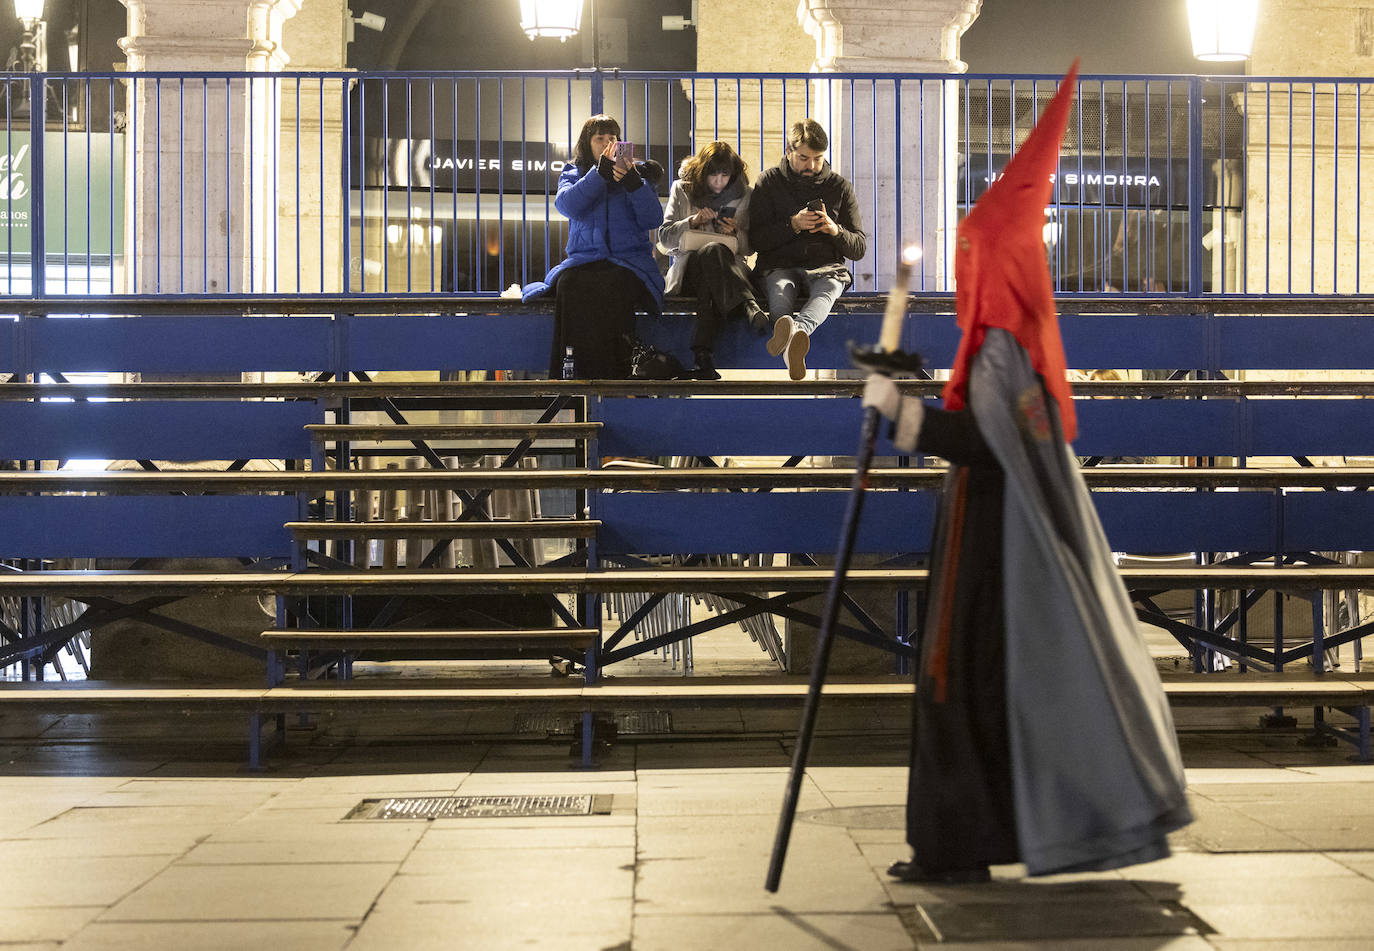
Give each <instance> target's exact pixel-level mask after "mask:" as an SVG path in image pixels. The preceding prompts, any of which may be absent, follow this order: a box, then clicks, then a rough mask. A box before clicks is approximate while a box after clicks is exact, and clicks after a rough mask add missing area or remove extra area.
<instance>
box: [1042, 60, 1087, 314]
mask: <svg viewBox="0 0 1374 951" xmlns="http://www.w3.org/2000/svg"><path fill="white" fill-rule="evenodd" d="M1077 82H1078V88H1077V89H1075V90H1074V97H1075V98H1076V99H1077V100H1078V229H1077V230H1078V292H1079V293H1080V294H1081V293H1083V289H1084V283H1083V277H1084V272H1085V271H1086V270H1087V268H1085V267H1084V266H1083V247H1084V244H1083V232H1084V230H1085V229H1084V221H1085V215H1086V214H1087V212H1086V211H1085V210H1084V207H1083V195H1084V193H1085V192H1086V191H1087V187H1086V184H1085V182H1084V174H1083V151H1084V150H1083V104H1084V102H1085V99H1084V96H1083V80H1081V79H1080V80H1078V81H1077ZM1039 106H1040V104H1039V103H1038V102H1037V103H1036V108H1039ZM1093 277H1094V278H1095V279H1096V281H1097V283H1099V284H1101V283H1103V281H1102V275H1101V274H1096V273H1095V274H1094V275H1093Z"/></svg>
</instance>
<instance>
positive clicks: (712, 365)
mask: <svg viewBox="0 0 1374 951" xmlns="http://www.w3.org/2000/svg"><path fill="white" fill-rule="evenodd" d="M692 355H693V356H694V357H696V360H697V365H696V366H694V367H692V379H694V380H719V379H720V373H719V372H717V371H716V362H715V360H713V359H711V351H710V350H693V351H692Z"/></svg>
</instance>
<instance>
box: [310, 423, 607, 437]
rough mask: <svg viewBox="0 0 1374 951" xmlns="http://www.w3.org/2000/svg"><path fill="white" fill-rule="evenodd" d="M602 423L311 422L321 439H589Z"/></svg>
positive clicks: (599, 428) (312, 429)
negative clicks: (371, 423)
mask: <svg viewBox="0 0 1374 951" xmlns="http://www.w3.org/2000/svg"><path fill="white" fill-rule="evenodd" d="M601 425H602V424H601V423H508V424H507V423H502V424H497V423H473V424H456V423H455V424H440V423H433V424H424V425H420V424H409V423H398V424H391V425H388V424H374V425H363V424H359V423H311V424H310V425H308V426H306V427H305V428H306V430H307V431H308V432H309V433H310V434H311V435H313V436H316V437H318V438H320V439H335V440H375V441H377V442H382V441H396V440H411V439H505V438H511V439H590V438H592V437H593V436H595V435H596V434H597V433H598V432H599V431H600V430H601Z"/></svg>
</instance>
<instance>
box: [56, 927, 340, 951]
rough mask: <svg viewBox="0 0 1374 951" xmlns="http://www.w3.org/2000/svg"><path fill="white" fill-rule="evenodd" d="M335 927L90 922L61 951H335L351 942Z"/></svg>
mask: <svg viewBox="0 0 1374 951" xmlns="http://www.w3.org/2000/svg"><path fill="white" fill-rule="evenodd" d="M353 934H354V929H353V925H351V924H350V923H347V922H339V921H234V922H222V921H193V922H153V921H140V922H129V923H123V922H106V921H98V922H95V923H93V924H91V925H89V926H88V927H86V928H85V929H83V930H82V931H81V933H80V934H78V935H77V936H76V937H75V938H74V939H72V940H71V941H69V942H68V943H67V944H64V945H63V946H62V947H63V951H149V949H153V948H167V949H173V948H175V949H176V951H237V949H242V948H282V949H290V951H337V949H339V948H342V947H343V946H344V945H345V944H347V943H348V940H349V939H350V938H352V937H353Z"/></svg>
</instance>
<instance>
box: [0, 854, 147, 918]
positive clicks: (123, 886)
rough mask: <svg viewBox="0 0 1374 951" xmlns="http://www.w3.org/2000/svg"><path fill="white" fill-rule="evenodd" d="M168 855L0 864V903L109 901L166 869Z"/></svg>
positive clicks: (22, 905) (51, 904)
mask: <svg viewBox="0 0 1374 951" xmlns="http://www.w3.org/2000/svg"><path fill="white" fill-rule="evenodd" d="M172 859H173V856H169V855H130V856H101V857H98V858H88V857H74V856H66V857H57V856H51V857H47V858H44V859H42V860H38V861H27V862H22V863H13V864H6V865H4V866H0V908H25V907H62V906H73V905H111V904H113V903H115V902H117V901H119V900H120V899H121V898H123V897H124V896H125V895H128V894H129V893H130V892H132V891H134V890H135V889H137V888H138V887H139V886H140V885H142V884H143V883H144V882H147V881H149V880H150V879H152V878H153V877H154V876H156V875H157V874H158V873H159V872H161V871H162V870H163V869H165V868H166V867H167V866H168V865H169V864H170V863H171V861H172Z"/></svg>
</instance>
